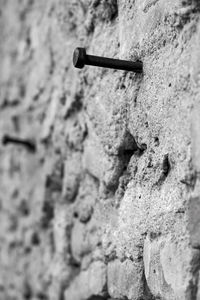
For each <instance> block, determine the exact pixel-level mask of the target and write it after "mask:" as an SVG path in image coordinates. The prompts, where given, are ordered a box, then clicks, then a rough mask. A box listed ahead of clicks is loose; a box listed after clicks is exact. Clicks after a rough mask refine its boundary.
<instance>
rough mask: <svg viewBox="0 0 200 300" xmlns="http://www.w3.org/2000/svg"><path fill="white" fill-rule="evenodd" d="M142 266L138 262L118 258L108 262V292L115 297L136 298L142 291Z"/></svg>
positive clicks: (133, 299)
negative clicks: (122, 260)
mask: <svg viewBox="0 0 200 300" xmlns="http://www.w3.org/2000/svg"><path fill="white" fill-rule="evenodd" d="M142 275H143V268H142V266H141V264H140V262H138V263H137V262H133V261H131V260H128V259H127V260H125V261H124V262H121V261H120V260H119V259H116V260H114V261H111V262H109V263H108V275H107V276H108V293H109V295H110V296H111V297H113V298H117V299H125V298H126V299H131V300H137V299H139V298H140V297H141V296H142V293H143V281H142Z"/></svg>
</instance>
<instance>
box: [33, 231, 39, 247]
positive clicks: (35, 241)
mask: <svg viewBox="0 0 200 300" xmlns="http://www.w3.org/2000/svg"><path fill="white" fill-rule="evenodd" d="M31 243H32V245H34V246H38V245H39V244H40V237H39V235H38V233H37V232H33V234H32V237H31Z"/></svg>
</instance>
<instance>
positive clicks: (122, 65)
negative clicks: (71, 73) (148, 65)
mask: <svg viewBox="0 0 200 300" xmlns="http://www.w3.org/2000/svg"><path fill="white" fill-rule="evenodd" d="M73 64H74V67H75V68H79V69H82V68H83V67H84V66H85V65H90V66H97V67H104V68H110V69H118V70H124V71H133V72H136V73H142V70H143V67H142V62H133V61H127V60H121V59H114V58H107V57H101V56H93V55H87V54H86V50H85V48H76V49H75V50H74V55H73Z"/></svg>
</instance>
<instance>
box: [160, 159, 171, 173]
mask: <svg viewBox="0 0 200 300" xmlns="http://www.w3.org/2000/svg"><path fill="white" fill-rule="evenodd" d="M162 171H163V174H164V175H165V176H167V175H168V173H169V171H170V162H169V155H168V154H165V155H164V158H163V163H162Z"/></svg>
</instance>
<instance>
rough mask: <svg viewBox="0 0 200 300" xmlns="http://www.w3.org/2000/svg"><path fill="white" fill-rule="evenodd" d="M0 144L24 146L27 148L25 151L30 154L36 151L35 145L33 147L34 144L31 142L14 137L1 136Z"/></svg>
mask: <svg viewBox="0 0 200 300" xmlns="http://www.w3.org/2000/svg"><path fill="white" fill-rule="evenodd" d="M2 144H3V145H7V144H18V145H22V146H25V147H26V148H27V150H29V151H30V152H35V151H36V145H35V142H34V141H33V140H29V139H21V138H16V137H12V136H9V135H7V134H5V135H4V136H3V138H2Z"/></svg>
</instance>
